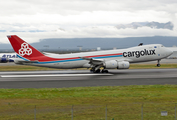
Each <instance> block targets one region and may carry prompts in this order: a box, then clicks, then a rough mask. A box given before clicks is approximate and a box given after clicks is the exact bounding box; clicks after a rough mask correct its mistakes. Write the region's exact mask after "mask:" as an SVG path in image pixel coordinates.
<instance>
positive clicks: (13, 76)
mask: <svg viewBox="0 0 177 120" xmlns="http://www.w3.org/2000/svg"><path fill="white" fill-rule="evenodd" d="M109 75H113V74H49V75H1V77H2V78H17V77H72V76H109Z"/></svg>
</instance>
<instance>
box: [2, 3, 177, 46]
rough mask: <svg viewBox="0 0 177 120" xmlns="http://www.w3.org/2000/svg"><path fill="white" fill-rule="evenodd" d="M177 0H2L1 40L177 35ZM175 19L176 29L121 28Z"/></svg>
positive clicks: (29, 40) (30, 40)
mask: <svg viewBox="0 0 177 120" xmlns="http://www.w3.org/2000/svg"><path fill="white" fill-rule="evenodd" d="M176 8H177V2H176V0H2V1H1V4H0V42H1V43H9V41H8V40H7V38H6V36H7V35H11V34H15V35H18V36H20V37H21V38H22V39H24V40H27V41H28V42H30V43H31V42H36V41H39V40H40V39H44V38H81V37H84V38H86V37H139V36H154V35H160V36H177V10H176ZM152 21H156V22H160V23H166V22H169V21H171V22H172V23H173V24H174V26H175V27H174V29H173V30H168V29H154V28H148V27H142V28H138V29H131V28H127V29H117V28H116V27H115V26H116V25H118V24H129V23H131V22H152Z"/></svg>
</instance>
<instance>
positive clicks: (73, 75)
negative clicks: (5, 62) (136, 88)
mask: <svg viewBox="0 0 177 120" xmlns="http://www.w3.org/2000/svg"><path fill="white" fill-rule="evenodd" d="M109 71H110V73H108V74H103V73H100V74H93V73H90V72H89V71H88V70H65V71H29V72H28V71H27V72H0V88H63V87H85V86H122V85H154V84H177V69H128V70H109Z"/></svg>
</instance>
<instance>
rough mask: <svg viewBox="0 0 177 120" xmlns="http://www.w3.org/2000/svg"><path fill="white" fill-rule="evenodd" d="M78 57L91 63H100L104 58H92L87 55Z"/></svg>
mask: <svg viewBox="0 0 177 120" xmlns="http://www.w3.org/2000/svg"><path fill="white" fill-rule="evenodd" d="M80 58H81V59H84V60H88V61H90V62H89V64H92V65H102V64H103V62H104V59H93V58H87V57H80Z"/></svg>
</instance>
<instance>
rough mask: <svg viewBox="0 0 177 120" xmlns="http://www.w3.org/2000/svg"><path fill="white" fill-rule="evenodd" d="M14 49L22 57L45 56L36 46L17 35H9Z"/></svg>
mask: <svg viewBox="0 0 177 120" xmlns="http://www.w3.org/2000/svg"><path fill="white" fill-rule="evenodd" d="M7 37H8V39H9V41H10V43H11V45H12V47H13V49H14V51H15V52H16V53H17V54H18V55H20V56H21V57H24V58H27V59H30V58H35V57H41V56H44V55H43V54H42V53H41V52H39V51H38V50H36V49H35V48H34V47H32V46H31V45H30V44H28V43H27V42H25V41H24V40H22V39H21V38H19V37H18V36H16V35H9V36H7Z"/></svg>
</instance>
